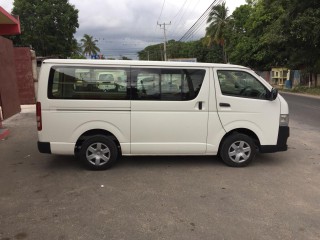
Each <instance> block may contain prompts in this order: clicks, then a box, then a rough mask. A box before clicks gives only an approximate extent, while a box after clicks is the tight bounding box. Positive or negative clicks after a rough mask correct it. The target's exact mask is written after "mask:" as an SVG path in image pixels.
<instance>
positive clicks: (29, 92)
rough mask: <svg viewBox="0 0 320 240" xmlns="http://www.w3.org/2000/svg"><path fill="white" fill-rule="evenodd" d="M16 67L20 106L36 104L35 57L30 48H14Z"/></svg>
mask: <svg viewBox="0 0 320 240" xmlns="http://www.w3.org/2000/svg"><path fill="white" fill-rule="evenodd" d="M14 57H15V66H16V73H17V83H18V89H19V98H20V104H34V103H35V89H34V81H35V79H34V73H33V67H32V61H34V59H35V56H32V53H31V51H30V48H26V47H16V48H14Z"/></svg>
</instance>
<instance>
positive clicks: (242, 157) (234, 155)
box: [228, 141, 251, 163]
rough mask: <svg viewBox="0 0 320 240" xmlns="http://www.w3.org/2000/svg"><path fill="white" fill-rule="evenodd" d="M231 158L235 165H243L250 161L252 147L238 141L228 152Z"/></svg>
mask: <svg viewBox="0 0 320 240" xmlns="http://www.w3.org/2000/svg"><path fill="white" fill-rule="evenodd" d="M228 155H229V158H230V159H231V160H232V161H233V162H235V163H242V162H245V161H246V160H248V159H249V157H250V155H251V147H250V145H249V144H248V143H247V142H245V141H236V142H234V143H233V144H231V146H230V148H229V150H228Z"/></svg>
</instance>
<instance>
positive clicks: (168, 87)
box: [131, 67, 209, 155]
mask: <svg viewBox="0 0 320 240" xmlns="http://www.w3.org/2000/svg"><path fill="white" fill-rule="evenodd" d="M131 79H132V85H133V86H132V89H133V90H132V97H133V100H132V101H131V154H135V155H186V154H188V155H192V154H195V155H196V154H204V153H205V152H206V137H207V122H208V94H209V92H208V91H209V71H208V70H207V69H189V68H188V69H177V68H155V67H152V68H147V67H143V68H141V67H133V68H132V69H131Z"/></svg>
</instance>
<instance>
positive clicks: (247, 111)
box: [214, 68, 280, 145]
mask: <svg viewBox="0 0 320 240" xmlns="http://www.w3.org/2000/svg"><path fill="white" fill-rule="evenodd" d="M214 75H215V81H216V83H215V85H216V98H217V108H218V114H219V117H220V120H221V123H222V125H223V127H224V128H225V130H226V131H227V132H229V131H231V130H233V129H237V128H246V129H249V130H251V131H253V132H254V133H255V134H256V135H257V136H258V137H259V140H260V143H261V144H262V145H274V144H276V142H277V136H278V129H279V116H280V101H279V99H278V98H277V99H276V100H274V101H270V100H267V97H268V95H269V94H270V91H269V89H268V85H267V84H266V83H264V82H263V80H261V79H259V77H258V76H257V75H256V74H255V73H254V72H253V71H251V70H247V69H236V68H235V69H231V68H225V69H223V68H220V69H215V71H214Z"/></svg>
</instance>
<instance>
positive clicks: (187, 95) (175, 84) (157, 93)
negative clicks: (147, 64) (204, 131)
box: [132, 68, 205, 101]
mask: <svg viewBox="0 0 320 240" xmlns="http://www.w3.org/2000/svg"><path fill="white" fill-rule="evenodd" d="M204 76H205V70H201V69H150V68H149V69H148V68H142V69H141V68H140V69H133V70H132V79H133V99H135V100H161V101H187V100H192V99H194V98H196V97H197V95H198V93H199V91H200V89H201V85H202V82H203V79H204Z"/></svg>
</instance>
